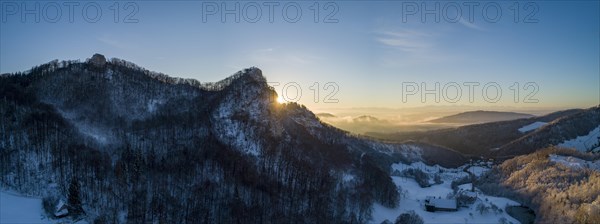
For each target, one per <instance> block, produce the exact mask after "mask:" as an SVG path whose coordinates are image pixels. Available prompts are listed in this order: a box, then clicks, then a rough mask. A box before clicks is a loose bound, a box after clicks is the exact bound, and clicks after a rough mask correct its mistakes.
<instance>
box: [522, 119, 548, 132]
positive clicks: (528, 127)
mask: <svg viewBox="0 0 600 224" xmlns="http://www.w3.org/2000/svg"><path fill="white" fill-rule="evenodd" d="M546 124H548V123H546V122H541V121H536V122H533V123H531V124H528V125H525V126H523V127H521V128H519V131H520V132H521V133H525V132H529V131H532V130H535V129H538V128H540V127H542V126H544V125H546Z"/></svg>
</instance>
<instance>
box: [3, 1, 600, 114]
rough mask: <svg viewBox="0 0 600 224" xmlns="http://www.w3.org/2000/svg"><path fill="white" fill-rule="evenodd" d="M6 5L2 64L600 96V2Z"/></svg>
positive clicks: (339, 92)
mask: <svg viewBox="0 0 600 224" xmlns="http://www.w3.org/2000/svg"><path fill="white" fill-rule="evenodd" d="M0 3H1V4H0V6H1V8H0V17H1V18H0V19H1V21H0V73H8V72H16V71H25V70H27V69H29V68H31V67H32V66H35V65H39V64H42V63H46V62H48V61H51V60H54V59H59V60H76V59H79V60H82V61H83V60H85V59H86V58H89V57H91V55H93V54H94V53H101V54H103V55H105V56H106V57H108V58H112V57H116V58H121V59H125V60H128V61H131V62H133V63H136V64H138V65H140V66H142V67H145V68H147V69H149V70H153V71H157V72H163V73H165V74H168V75H171V76H177V77H185V78H194V79H197V80H199V81H201V82H210V81H218V80H220V79H223V78H225V77H227V76H229V75H231V74H233V73H235V72H236V71H238V70H241V69H243V68H247V67H251V66H256V67H258V68H260V69H261V70H262V71H263V75H264V76H265V77H266V78H267V80H268V81H269V82H271V83H270V84H271V85H272V86H274V87H275V89H276V91H277V92H278V93H279V94H280V95H285V96H286V97H285V98H284V99H286V100H288V101H297V102H299V103H301V104H305V105H306V106H307V107H309V108H310V109H313V110H322V109H324V108H405V107H420V106H468V107H474V108H494V107H507V108H574V107H577V108H587V107H591V106H595V105H598V104H600V87H599V86H600V64H599V63H600V62H599V61H600V56H599V54H600V44H599V41H600V34H599V32H600V31H599V30H600V24H599V21H600V14H599V11H600V5H599V2H598V1H532V2H518V3H515V2H506V1H497V2H495V1H485V2H473V1H467V2H464V1H457V2H447V1H426V2H416V1H288V2H262V1H255V2H252V1H169V2H167V1H145V2H127V1H86V2H73V1H68V2H62V1H25V2H21V1H6V0H2V1H0ZM298 12H299V13H298ZM236 17H237V18H236ZM36 20H37V21H36ZM236 20H237V21H236ZM300 92H301V94H300ZM282 93H283V94H282ZM436 98H438V99H437V100H436Z"/></svg>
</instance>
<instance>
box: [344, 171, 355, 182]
mask: <svg viewBox="0 0 600 224" xmlns="http://www.w3.org/2000/svg"><path fill="white" fill-rule="evenodd" d="M355 178H356V177H355V176H354V175H352V174H349V173H344V175H343V176H342V180H343V181H344V182H350V181H353V180H354V179H355Z"/></svg>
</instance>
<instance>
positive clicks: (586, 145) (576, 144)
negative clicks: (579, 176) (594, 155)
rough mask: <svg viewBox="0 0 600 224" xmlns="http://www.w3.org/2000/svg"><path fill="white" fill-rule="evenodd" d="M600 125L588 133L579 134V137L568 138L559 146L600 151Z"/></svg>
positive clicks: (586, 150)
mask: <svg viewBox="0 0 600 224" xmlns="http://www.w3.org/2000/svg"><path fill="white" fill-rule="evenodd" d="M599 143H600V126H598V127H596V128H595V129H594V130H592V131H590V132H589V133H588V134H587V135H584V136H578V137H577V138H574V139H570V140H566V141H564V142H563V143H560V144H558V146H561V147H566V148H575V149H576V150H578V151H582V152H589V151H592V152H599V151H600V144H599Z"/></svg>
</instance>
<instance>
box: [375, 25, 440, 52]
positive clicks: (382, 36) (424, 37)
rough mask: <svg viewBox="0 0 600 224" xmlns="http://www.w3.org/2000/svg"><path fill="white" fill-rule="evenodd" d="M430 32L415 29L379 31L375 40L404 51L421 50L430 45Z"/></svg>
mask: <svg viewBox="0 0 600 224" xmlns="http://www.w3.org/2000/svg"><path fill="white" fill-rule="evenodd" d="M431 37H432V35H431V34H428V33H423V32H420V31H415V30H400V31H385V32H379V36H378V37H377V38H376V40H377V42H379V43H381V44H384V45H386V46H389V47H393V48H396V49H398V50H401V51H404V52H421V51H423V50H427V49H429V48H431V47H432V43H431V42H430V40H429V39H430V38H431Z"/></svg>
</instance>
